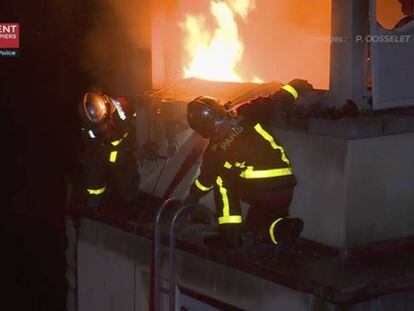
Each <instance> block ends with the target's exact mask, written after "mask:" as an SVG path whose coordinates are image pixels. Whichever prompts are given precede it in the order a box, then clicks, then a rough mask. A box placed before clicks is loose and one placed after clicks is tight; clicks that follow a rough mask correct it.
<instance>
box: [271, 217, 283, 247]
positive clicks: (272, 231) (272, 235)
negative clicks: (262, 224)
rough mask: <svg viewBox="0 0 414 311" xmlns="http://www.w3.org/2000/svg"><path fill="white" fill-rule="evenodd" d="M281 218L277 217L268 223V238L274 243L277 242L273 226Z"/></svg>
mask: <svg viewBox="0 0 414 311" xmlns="http://www.w3.org/2000/svg"><path fill="white" fill-rule="evenodd" d="M282 219H283V218H278V219H276V220H275V221H274V222H273V223H272V224H271V225H270V228H269V234H270V239H271V240H272V242H273V243H274V244H278V242H277V241H276V238H275V232H274V230H275V226H276V225H277V224H278V223H279V222H280V221H281V220H282Z"/></svg>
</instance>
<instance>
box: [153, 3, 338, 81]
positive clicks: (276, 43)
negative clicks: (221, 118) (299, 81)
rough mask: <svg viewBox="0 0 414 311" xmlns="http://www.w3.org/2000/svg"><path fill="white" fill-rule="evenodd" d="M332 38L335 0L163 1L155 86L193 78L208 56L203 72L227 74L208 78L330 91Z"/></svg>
mask: <svg viewBox="0 0 414 311" xmlns="http://www.w3.org/2000/svg"><path fill="white" fill-rule="evenodd" d="M330 34H331V0H314V1H305V0H291V1H284V0H216V1H213V0H212V1H209V0H207V1H202V0H197V1H194V0H174V1H160V0H158V3H157V1H156V3H155V4H154V5H153V29H152V36H153V43H152V44H153V81H154V84H155V85H156V86H157V85H162V84H163V83H164V84H165V81H168V80H169V81H171V80H174V79H177V78H183V77H188V76H191V74H188V69H189V68H190V67H191V65H194V63H197V60H195V57H199V58H203V57H204V61H201V62H199V63H198V65H199V67H200V66H202V64H205V63H208V64H209V65H208V66H205V67H206V68H202V69H201V70H204V71H206V70H210V71H214V72H216V73H217V72H219V71H222V73H221V75H220V76H218V77H212V78H211V74H212V73H209V74H207V75H205V76H198V77H201V78H205V79H209V80H219V81H220V80H221V81H241V82H261V81H263V82H267V81H279V82H288V81H290V80H291V79H294V78H298V77H300V78H305V79H308V80H309V81H310V82H311V83H313V84H314V85H315V87H317V88H323V89H327V88H328V87H329V65H330V42H331V39H330ZM196 37H197V38H199V41H198V42H199V43H198V44H197V40H195V38H196ZM203 49H204V50H203ZM206 59H208V61H206ZM200 64H201V65H200ZM215 66H216V68H217V69H215ZM193 67H194V66H193ZM227 67H231V68H227ZM211 68H214V70H211ZM186 72H187V74H186ZM195 76H197V74H196V75H195Z"/></svg>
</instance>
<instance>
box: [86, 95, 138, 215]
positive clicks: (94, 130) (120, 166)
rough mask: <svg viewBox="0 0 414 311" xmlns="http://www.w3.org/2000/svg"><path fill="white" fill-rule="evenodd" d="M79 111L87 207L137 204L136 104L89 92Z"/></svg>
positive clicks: (122, 98) (125, 99)
mask: <svg viewBox="0 0 414 311" xmlns="http://www.w3.org/2000/svg"><path fill="white" fill-rule="evenodd" d="M79 110H80V116H81V120H82V140H83V142H84V151H83V153H82V158H81V164H82V171H83V183H84V185H83V187H84V189H83V193H84V197H86V205H87V206H89V207H94V208H97V207H100V206H101V204H102V203H103V202H104V201H111V203H112V202H117V204H122V203H125V204H132V203H134V202H136V201H137V199H138V186H139V181H140V178H139V174H138V171H137V165H136V159H135V137H136V135H135V108H134V106H133V104H132V103H130V102H129V100H128V99H127V98H124V97H120V98H114V97H110V96H108V95H105V94H99V93H93V92H88V93H86V94H85V95H84V97H83V99H82V102H81V104H80V109H79ZM104 199H105V200H104ZM106 199H108V200H106Z"/></svg>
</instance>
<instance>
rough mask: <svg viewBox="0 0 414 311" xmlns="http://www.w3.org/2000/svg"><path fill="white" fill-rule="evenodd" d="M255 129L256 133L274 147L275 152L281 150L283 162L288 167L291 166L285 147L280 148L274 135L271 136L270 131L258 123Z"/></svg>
mask: <svg viewBox="0 0 414 311" xmlns="http://www.w3.org/2000/svg"><path fill="white" fill-rule="evenodd" d="M254 129H255V130H256V132H258V133H259V134H260V135H261V136H262V137H263V138H264V139H265V140H267V141H268V142H269V143H270V145H271V146H272V148H273V149H275V150H279V151H280V154H281V155H282V160H283V162H285V163H287V164H288V165H290V162H289V159H288V158H287V156H286V153H285V149H283V147H282V146H279V145H278V144H277V143H276V141H275V139H274V138H273V136H272V135H270V134H269V132H268V131H266V130H265V129H264V128H263V127H262V126H261V125H260V123H257V124H256V125H255V126H254Z"/></svg>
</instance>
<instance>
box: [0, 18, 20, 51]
mask: <svg viewBox="0 0 414 311" xmlns="http://www.w3.org/2000/svg"><path fill="white" fill-rule="evenodd" d="M19 26H20V25H19V24H18V23H0V48H10V49H18V48H19V41H20V40H19V39H20V27H19Z"/></svg>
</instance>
